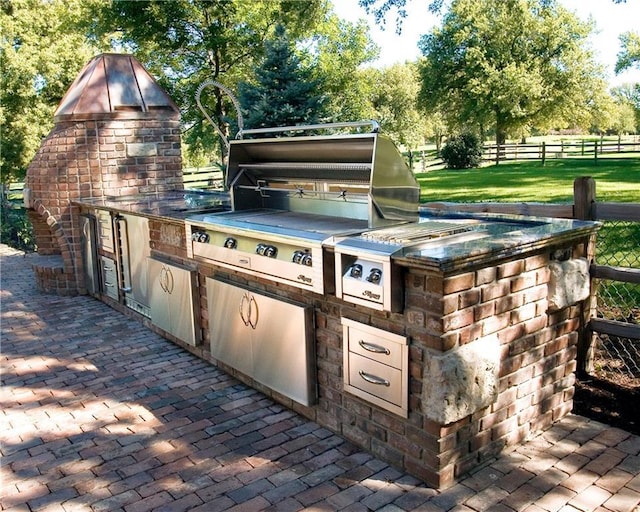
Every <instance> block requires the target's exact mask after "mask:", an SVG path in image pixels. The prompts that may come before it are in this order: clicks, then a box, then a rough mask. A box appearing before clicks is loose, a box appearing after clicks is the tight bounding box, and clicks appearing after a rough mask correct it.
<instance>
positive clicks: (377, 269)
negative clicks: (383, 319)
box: [335, 251, 402, 311]
mask: <svg viewBox="0 0 640 512" xmlns="http://www.w3.org/2000/svg"><path fill="white" fill-rule="evenodd" d="M335 258H336V270H337V272H336V296H338V297H339V298H341V299H343V300H346V301H347V302H352V303H354V304H360V305H361V306H367V307H370V308H373V309H378V310H385V311H400V310H401V309H402V294H401V293H398V290H400V289H401V288H402V287H400V286H397V279H398V274H399V272H398V269H397V267H396V266H395V265H392V264H391V260H390V258H376V257H375V255H370V254H369V255H363V254H359V255H358V254H357V253H356V252H353V253H352V254H347V253H345V252H344V251H336V253H335Z"/></svg>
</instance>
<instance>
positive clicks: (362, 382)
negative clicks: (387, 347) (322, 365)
mask: <svg viewBox="0 0 640 512" xmlns="http://www.w3.org/2000/svg"><path fill="white" fill-rule="evenodd" d="M402 377H403V375H402V371H401V370H399V369H397V368H392V367H391V366H387V365H386V364H381V363H378V362H376V361H372V360H371V359H367V358H366V357H362V356H360V355H358V354H353V353H352V354H350V355H349V385H350V386H353V387H355V388H358V389H361V390H362V391H366V392H367V393H369V394H371V395H373V396H376V397H378V398H381V399H382V400H386V401H387V402H391V403H392V404H393V405H396V406H398V407H399V406H400V404H401V403H402Z"/></svg>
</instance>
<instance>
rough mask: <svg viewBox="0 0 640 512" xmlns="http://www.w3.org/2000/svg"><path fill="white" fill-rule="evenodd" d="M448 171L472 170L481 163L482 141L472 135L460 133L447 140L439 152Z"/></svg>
mask: <svg viewBox="0 0 640 512" xmlns="http://www.w3.org/2000/svg"><path fill="white" fill-rule="evenodd" d="M441 155H442V159H443V160H444V161H445V163H446V165H447V168H449V169H472V168H474V167H478V166H480V163H481V162H482V141H481V140H480V138H479V137H478V136H477V135H474V134H473V133H469V132H466V133H461V134H459V135H454V136H453V137H451V138H449V140H447V143H446V144H445V146H444V147H443V148H442V151H441Z"/></svg>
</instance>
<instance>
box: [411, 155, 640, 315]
mask: <svg viewBox="0 0 640 512" xmlns="http://www.w3.org/2000/svg"><path fill="white" fill-rule="evenodd" d="M416 176H417V178H418V181H419V182H420V187H421V197H420V199H421V201H422V202H431V201H433V202H437V201H447V202H453V203H456V202H457V203H470V202H505V203H520V202H532V203H568V204H571V203H573V182H574V180H575V179H576V178H579V177H581V176H591V177H593V178H594V179H595V181H596V198H597V200H598V201H600V202H619V203H640V158H617V159H614V158H607V159H602V160H600V161H598V162H597V163H595V162H594V161H593V160H591V159H589V160H586V159H579V158H576V159H562V160H552V161H547V163H546V164H545V165H544V166H543V165H542V163H541V162H540V161H532V162H528V161H527V162H508V163H502V164H500V165H492V166H487V167H482V168H479V169H465V170H449V169H443V170H437V171H431V172H428V173H421V174H416ZM596 252H597V260H598V263H600V264H602V265H612V266H621V267H632V268H638V267H639V266H640V223H631V222H618V221H615V222H605V223H604V225H603V227H602V229H601V230H600V232H599V234H598V243H597V246H596ZM598 302H599V304H600V305H601V306H605V307H606V308H607V310H608V311H614V312H615V313H616V319H618V317H623V318H625V317H628V316H630V315H632V314H636V315H637V311H638V309H637V308H638V304H640V286H638V285H637V284H631V283H619V282H616V281H602V282H601V283H600V288H599V291H598ZM634 311H635V313H632V312H634ZM604 316H605V317H609V316H610V315H609V313H607V312H605V314H604Z"/></svg>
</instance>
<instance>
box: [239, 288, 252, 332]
mask: <svg viewBox="0 0 640 512" xmlns="http://www.w3.org/2000/svg"><path fill="white" fill-rule="evenodd" d="M245 308H247V309H248V316H251V302H250V299H249V294H248V293H244V294H242V298H241V299H240V307H239V308H238V310H239V312H240V318H241V319H242V323H243V324H244V325H245V326H247V327H248V326H249V323H250V320H247V317H245V314H244V313H245Z"/></svg>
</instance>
